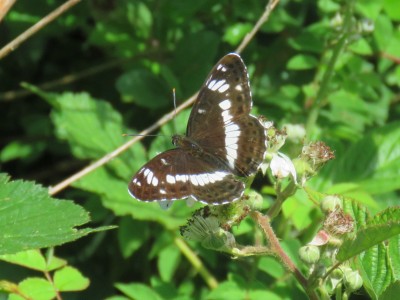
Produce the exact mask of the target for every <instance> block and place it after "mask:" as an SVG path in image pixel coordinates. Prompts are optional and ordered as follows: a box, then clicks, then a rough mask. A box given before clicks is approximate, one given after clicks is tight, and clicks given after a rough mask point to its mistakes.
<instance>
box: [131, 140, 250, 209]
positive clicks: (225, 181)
mask: <svg viewBox="0 0 400 300" xmlns="http://www.w3.org/2000/svg"><path fill="white" fill-rule="evenodd" d="M128 190H129V193H130V194H131V195H132V197H134V198H136V199H138V200H142V201H164V200H176V199H183V198H187V197H192V198H194V199H195V200H197V201H200V202H203V203H206V204H223V203H229V202H232V201H234V200H237V199H239V198H240V197H241V196H242V195H243V191H244V184H243V182H241V181H239V180H237V179H235V177H234V176H233V175H232V174H231V172H229V171H228V170H221V169H220V168H219V166H218V164H213V163H212V160H210V161H209V160H207V159H202V158H201V157H197V156H194V155H191V154H190V153H188V152H187V151H184V150H183V149H180V148H177V149H172V150H168V151H166V152H163V153H161V154H159V155H157V156H156V157H154V158H153V159H152V160H150V161H149V162H148V163H147V164H145V165H144V166H143V167H142V168H141V169H140V170H139V171H138V172H137V173H136V175H135V176H134V177H133V178H132V180H131V182H130V183H129V186H128Z"/></svg>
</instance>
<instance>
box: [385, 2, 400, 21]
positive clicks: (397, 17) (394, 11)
mask: <svg viewBox="0 0 400 300" xmlns="http://www.w3.org/2000/svg"><path fill="white" fill-rule="evenodd" d="M398 5H399V2H397V0H384V1H383V9H384V10H385V13H386V14H387V15H388V16H389V17H390V19H392V20H393V21H400V11H399V9H398V8H399V6H398Z"/></svg>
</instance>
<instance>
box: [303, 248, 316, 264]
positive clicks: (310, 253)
mask: <svg viewBox="0 0 400 300" xmlns="http://www.w3.org/2000/svg"><path fill="white" fill-rule="evenodd" d="M299 256H300V259H301V260H302V261H304V262H305V263H307V264H315V263H316V262H317V261H318V260H319V258H320V250H319V248H318V247H316V246H310V245H308V246H303V247H301V248H300V249H299Z"/></svg>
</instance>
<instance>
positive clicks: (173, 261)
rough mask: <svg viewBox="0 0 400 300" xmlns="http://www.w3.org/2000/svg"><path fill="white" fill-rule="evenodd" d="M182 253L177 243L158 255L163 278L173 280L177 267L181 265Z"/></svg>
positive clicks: (167, 280)
mask: <svg viewBox="0 0 400 300" xmlns="http://www.w3.org/2000/svg"><path fill="white" fill-rule="evenodd" d="M180 258H181V253H180V251H179V249H178V248H177V247H176V246H175V244H171V245H170V246H168V247H165V248H164V249H163V250H162V251H161V252H160V254H159V256H158V262H157V264H158V270H159V272H160V276H161V279H162V280H164V281H166V282H169V281H171V279H172V277H173V275H174V273H175V271H176V269H177V267H178V266H179V262H180Z"/></svg>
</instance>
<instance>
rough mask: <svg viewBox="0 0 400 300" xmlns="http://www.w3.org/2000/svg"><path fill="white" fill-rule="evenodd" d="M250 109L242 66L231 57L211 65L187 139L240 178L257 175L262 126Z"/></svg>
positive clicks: (263, 142)
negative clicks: (195, 143) (194, 142)
mask: <svg viewBox="0 0 400 300" xmlns="http://www.w3.org/2000/svg"><path fill="white" fill-rule="evenodd" d="M251 107H252V99H251V92H250V84H249V78H248V73H247V69H246V66H245V65H244V63H243V61H242V59H241V58H240V56H239V55H237V54H234V53H231V54H228V55H226V56H224V57H223V58H222V59H221V60H220V61H219V62H218V63H217V64H216V65H215V67H214V68H213V69H212V71H211V72H210V74H209V76H208V78H207V80H206V82H205V83H204V85H203V86H202V88H201V89H200V92H199V96H198V99H197V101H196V102H195V104H194V106H193V109H192V112H191V115H190V118H189V122H188V128H187V136H188V137H190V138H191V139H193V140H195V141H196V142H197V143H198V144H199V145H200V146H201V147H202V148H203V149H204V150H205V151H207V152H208V153H210V154H212V155H214V156H215V157H216V158H217V159H219V160H221V161H224V162H225V164H227V165H228V166H229V167H230V168H231V170H232V172H233V173H234V174H235V175H238V176H244V177H245V176H249V175H251V174H254V173H255V172H256V171H257V169H258V167H259V166H260V164H261V163H262V161H263V159H264V155H265V151H266V134H265V129H264V126H263V125H262V124H261V123H260V121H259V120H258V119H257V118H255V117H254V116H252V115H250V110H251Z"/></svg>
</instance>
